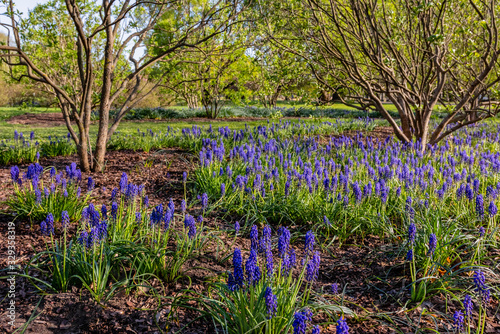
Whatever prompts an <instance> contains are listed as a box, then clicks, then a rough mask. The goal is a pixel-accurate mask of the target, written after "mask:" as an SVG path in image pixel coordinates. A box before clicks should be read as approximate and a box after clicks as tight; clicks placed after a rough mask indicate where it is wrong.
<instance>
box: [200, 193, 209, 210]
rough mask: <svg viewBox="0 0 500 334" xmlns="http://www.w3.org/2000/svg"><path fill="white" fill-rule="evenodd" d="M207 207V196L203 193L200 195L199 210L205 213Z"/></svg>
mask: <svg viewBox="0 0 500 334" xmlns="http://www.w3.org/2000/svg"><path fill="white" fill-rule="evenodd" d="M207 205H208V195H207V193H203V194H202V195H201V208H202V209H203V211H205V209H206V208H207Z"/></svg>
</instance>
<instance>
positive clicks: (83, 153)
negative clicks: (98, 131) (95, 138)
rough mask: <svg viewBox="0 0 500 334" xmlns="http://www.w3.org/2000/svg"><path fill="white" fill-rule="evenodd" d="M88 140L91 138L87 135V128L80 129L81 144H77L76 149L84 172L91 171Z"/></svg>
mask: <svg viewBox="0 0 500 334" xmlns="http://www.w3.org/2000/svg"><path fill="white" fill-rule="evenodd" d="M88 142H89V138H88V136H87V135H86V133H85V130H83V131H80V135H79V144H78V145H76V151H77V153H78V158H79V160H80V169H81V170H82V171H84V172H88V171H90V162H89V151H88V149H89V146H88Z"/></svg>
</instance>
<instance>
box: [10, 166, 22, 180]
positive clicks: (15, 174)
mask: <svg viewBox="0 0 500 334" xmlns="http://www.w3.org/2000/svg"><path fill="white" fill-rule="evenodd" d="M10 178H11V179H12V181H13V182H14V183H18V184H19V183H20V181H21V179H20V178H19V167H17V166H13V167H11V168H10Z"/></svg>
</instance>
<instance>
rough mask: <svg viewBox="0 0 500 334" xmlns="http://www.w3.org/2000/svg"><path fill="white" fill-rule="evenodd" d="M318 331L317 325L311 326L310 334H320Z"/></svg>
mask: <svg viewBox="0 0 500 334" xmlns="http://www.w3.org/2000/svg"><path fill="white" fill-rule="evenodd" d="M320 333H321V329H320V328H319V326H318V325H316V326H314V327H313V328H312V331H311V334H320Z"/></svg>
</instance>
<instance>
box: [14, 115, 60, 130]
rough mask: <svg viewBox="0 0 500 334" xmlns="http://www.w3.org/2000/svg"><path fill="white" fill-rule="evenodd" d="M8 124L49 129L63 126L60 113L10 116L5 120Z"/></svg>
mask: <svg viewBox="0 0 500 334" xmlns="http://www.w3.org/2000/svg"><path fill="white" fill-rule="evenodd" d="M7 123H10V124H22V125H34V126H37V127H51V126H60V125H65V124H66V123H65V122H64V118H63V115H62V113H60V112H50V113H36V114H35V113H25V114H22V115H17V116H12V117H11V118H9V119H8V120H7Z"/></svg>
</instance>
